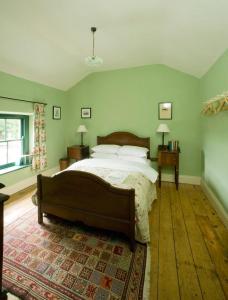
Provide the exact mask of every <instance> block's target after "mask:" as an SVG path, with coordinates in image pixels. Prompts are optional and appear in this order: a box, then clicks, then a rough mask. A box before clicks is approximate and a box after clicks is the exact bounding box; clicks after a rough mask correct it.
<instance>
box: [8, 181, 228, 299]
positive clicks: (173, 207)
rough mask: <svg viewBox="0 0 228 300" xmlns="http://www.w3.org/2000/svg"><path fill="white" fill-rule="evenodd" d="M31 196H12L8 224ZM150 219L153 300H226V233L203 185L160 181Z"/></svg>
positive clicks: (28, 204) (29, 204)
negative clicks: (178, 184) (160, 185)
mask: <svg viewBox="0 0 228 300" xmlns="http://www.w3.org/2000/svg"><path fill="white" fill-rule="evenodd" d="M33 193H34V187H31V188H30V189H27V190H26V191H22V192H20V193H17V194H15V195H14V196H13V197H11V200H10V201H8V202H7V203H6V204H5V207H4V213H5V224H10V223H12V222H13V221H14V220H16V219H17V218H18V217H21V216H22V215H23V214H24V213H25V212H27V211H29V210H30V209H31V208H32V207H33V204H32V202H31V195H32V194H33ZM149 221H150V235H151V243H150V247H151V285H150V300H157V299H159V300H166V299H167V300H168V299H171V300H178V299H183V300H188V299H208V300H222V299H228V231H227V229H226V228H225V226H224V225H223V223H222V222H221V220H220V218H219V216H218V215H217V213H216V212H215V211H214V209H213V208H212V207H211V205H210V202H209V201H208V199H207V198H206V196H205V195H204V193H203V191H202V190H201V188H200V187H199V186H195V185H187V184H180V186H179V190H178V191H176V189H175V185H174V184H172V183H162V187H161V189H159V188H158V199H157V200H156V201H154V204H153V207H152V211H151V213H150V216H149Z"/></svg>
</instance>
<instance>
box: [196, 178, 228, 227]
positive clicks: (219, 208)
mask: <svg viewBox="0 0 228 300" xmlns="http://www.w3.org/2000/svg"><path fill="white" fill-rule="evenodd" d="M201 187H202V190H203V191H204V193H205V194H206V196H207V198H208V200H209V201H210V203H211V205H212V206H213V208H214V209H215V210H216V212H217V214H218V215H219V217H220V219H221V220H222V222H223V223H224V225H225V226H226V228H227V229H228V212H227V211H226V210H225V208H224V207H223V205H222V204H221V202H220V201H219V199H218V198H217V196H216V195H215V194H214V192H213V191H212V190H211V188H210V187H209V186H208V185H207V183H206V182H205V181H204V180H203V179H202V180H201Z"/></svg>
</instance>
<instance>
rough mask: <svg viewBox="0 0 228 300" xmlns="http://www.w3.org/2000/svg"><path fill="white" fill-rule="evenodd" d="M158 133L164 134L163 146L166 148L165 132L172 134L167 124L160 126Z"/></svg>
mask: <svg viewBox="0 0 228 300" xmlns="http://www.w3.org/2000/svg"><path fill="white" fill-rule="evenodd" d="M157 132H162V146H164V135H165V132H170V130H169V127H168V126H167V125H166V124H160V125H159V126H158V129H157Z"/></svg>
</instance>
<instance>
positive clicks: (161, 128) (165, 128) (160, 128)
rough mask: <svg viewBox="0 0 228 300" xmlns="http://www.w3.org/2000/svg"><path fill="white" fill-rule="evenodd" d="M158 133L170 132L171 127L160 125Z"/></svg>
mask: <svg viewBox="0 0 228 300" xmlns="http://www.w3.org/2000/svg"><path fill="white" fill-rule="evenodd" d="M157 132H170V130H169V127H168V126H167V125H166V124H160V125H159V126H158V129H157Z"/></svg>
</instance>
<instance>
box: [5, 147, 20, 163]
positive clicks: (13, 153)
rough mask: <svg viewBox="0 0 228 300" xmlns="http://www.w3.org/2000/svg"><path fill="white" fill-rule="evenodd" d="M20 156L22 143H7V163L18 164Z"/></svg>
mask: <svg viewBox="0 0 228 300" xmlns="http://www.w3.org/2000/svg"><path fill="white" fill-rule="evenodd" d="M21 155H22V141H13V142H8V163H11V162H16V163H17V164H18V162H19V160H20V159H21Z"/></svg>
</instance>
